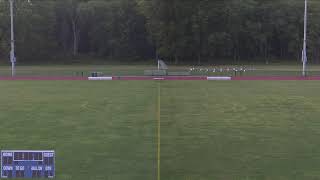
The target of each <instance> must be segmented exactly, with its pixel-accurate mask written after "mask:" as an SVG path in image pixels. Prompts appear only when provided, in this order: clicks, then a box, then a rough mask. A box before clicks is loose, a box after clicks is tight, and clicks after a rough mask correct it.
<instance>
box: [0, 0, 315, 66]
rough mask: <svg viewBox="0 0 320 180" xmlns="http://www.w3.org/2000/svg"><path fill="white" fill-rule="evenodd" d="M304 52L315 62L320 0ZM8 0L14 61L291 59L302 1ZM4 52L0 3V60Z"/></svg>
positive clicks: (4, 17)
mask: <svg viewBox="0 0 320 180" xmlns="http://www.w3.org/2000/svg"><path fill="white" fill-rule="evenodd" d="M309 1H310V2H309V13H308V19H309V23H308V28H309V31H308V43H309V44H308V54H309V59H310V60H311V61H313V62H319V61H320V53H319V49H320V3H319V2H318V1H317V0H309ZM31 2H32V3H31V4H29V3H28V2H27V1H26V0H16V3H15V33H16V46H17V50H16V51H17V59H18V61H21V62H31V61H36V62H39V61H48V60H59V59H60V60H61V59H62V60H65V61H69V60H70V59H72V58H77V57H82V56H86V57H91V58H101V59H106V60H116V61H122V60H126V61H136V60H148V59H155V58H162V59H165V60H166V61H168V62H171V63H193V64H202V63H223V62H232V63H244V62H249V61H250V62H252V61H256V62H265V63H268V62H269V61H272V60H276V59H277V60H279V59H281V60H288V61H298V60H299V59H300V58H301V49H302V38H303V13H304V1H303V0H268V1H265V0H33V1H31ZM9 51H10V17H9V3H8V0H2V1H1V0H0V59H2V60H3V61H4V60H5V61H7V59H8V54H9Z"/></svg>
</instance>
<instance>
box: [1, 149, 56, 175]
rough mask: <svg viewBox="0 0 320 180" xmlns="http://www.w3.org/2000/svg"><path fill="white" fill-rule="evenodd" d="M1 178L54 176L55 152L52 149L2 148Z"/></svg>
mask: <svg viewBox="0 0 320 180" xmlns="http://www.w3.org/2000/svg"><path fill="white" fill-rule="evenodd" d="M0 157H1V178H54V177H55V152H54V151H52V150H44V151H32V150H23V151H21V150H2V151H1V154H0Z"/></svg>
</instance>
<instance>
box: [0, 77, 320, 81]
mask: <svg viewBox="0 0 320 180" xmlns="http://www.w3.org/2000/svg"><path fill="white" fill-rule="evenodd" d="M88 80H112V81H120V80H124V81H145V80H149V81H151V80H167V81H207V80H213V81H214V80H232V81H320V76H310V77H301V76H243V77H207V76H159V77H156V76H114V77H100V78H95V79H94V78H93V79H92V78H88V77H39V76H37V77H35V76H29V77H22V76H17V77H0V81H88Z"/></svg>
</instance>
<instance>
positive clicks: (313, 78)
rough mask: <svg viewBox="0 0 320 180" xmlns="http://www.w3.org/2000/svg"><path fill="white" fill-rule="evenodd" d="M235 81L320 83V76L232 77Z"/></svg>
mask: <svg viewBox="0 0 320 180" xmlns="http://www.w3.org/2000/svg"><path fill="white" fill-rule="evenodd" d="M231 80H233V81H320V76H310V77H302V76H243V77H232V78H231Z"/></svg>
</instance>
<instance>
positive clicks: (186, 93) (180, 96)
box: [0, 81, 320, 180]
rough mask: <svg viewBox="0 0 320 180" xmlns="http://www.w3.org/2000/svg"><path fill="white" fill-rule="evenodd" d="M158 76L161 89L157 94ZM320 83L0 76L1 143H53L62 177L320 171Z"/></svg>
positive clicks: (279, 176)
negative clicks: (0, 78) (7, 78)
mask: <svg viewBox="0 0 320 180" xmlns="http://www.w3.org/2000/svg"><path fill="white" fill-rule="evenodd" d="M158 83H161V84H160V86H161V94H158ZM319 90H320V85H319V83H318V82H312V81H310V82H303V81H291V82H288V81H281V82H276V81H269V82H263V81H256V82H246V81H244V82H237V81H233V82H206V81H204V82H197V81H188V82H187V81H179V82H167V81H166V82H153V81H130V82H129V81H128V82H127V81H112V82H89V81H88V82H87V81H81V82H76V81H72V82H67V81H56V82H55V81H51V82H50V81H47V82H46V81H37V82H35V81H2V82H0V92H1V96H0V102H1V106H0V112H1V113H0V123H1V126H0V149H54V150H55V151H56V156H57V157H56V167H57V171H56V175H57V177H56V179H59V180H66V179H74V180H87V179H95V180H98V179H101V180H106V179H110V180H142V179H143V180H144V179H148V180H156V179H157V172H158V168H157V158H158V156H157V120H158V119H157V110H158V108H159V107H158V96H159V95H160V99H161V103H160V104H161V106H160V108H161V114H160V117H161V118H160V120H161V158H160V161H161V171H160V172H161V179H162V180H213V179H223V180H251V179H254V180H255V179H259V180H260V179H263V180H292V179H297V180H298V179H299V180H301V179H306V180H309V179H320V171H319V167H320V156H319V154H320V142H319V136H320V121H319V117H320V109H319V107H320V96H319Z"/></svg>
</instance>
